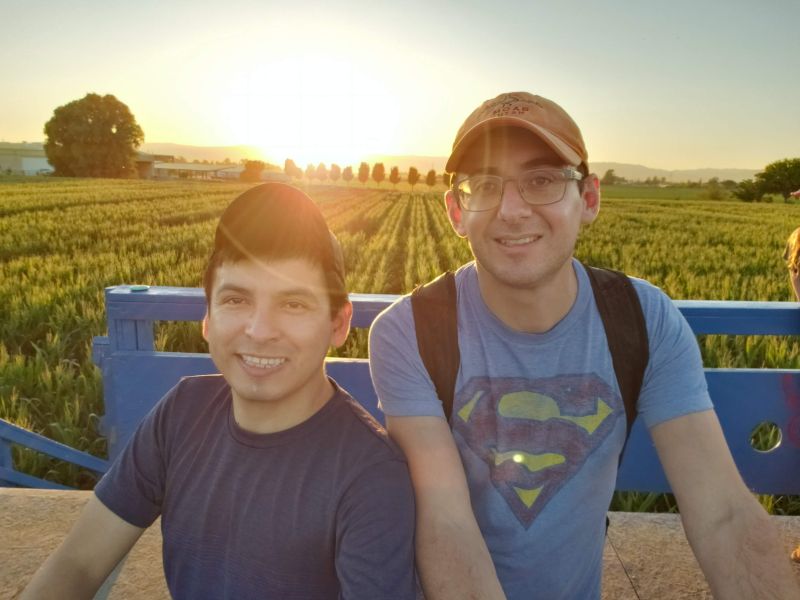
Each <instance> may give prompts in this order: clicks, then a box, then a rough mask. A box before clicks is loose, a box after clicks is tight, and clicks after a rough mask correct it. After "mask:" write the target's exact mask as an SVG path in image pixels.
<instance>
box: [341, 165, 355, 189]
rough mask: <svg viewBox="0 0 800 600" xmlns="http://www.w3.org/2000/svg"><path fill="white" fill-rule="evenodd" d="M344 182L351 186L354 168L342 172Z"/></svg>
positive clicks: (346, 168)
mask: <svg viewBox="0 0 800 600" xmlns="http://www.w3.org/2000/svg"><path fill="white" fill-rule="evenodd" d="M342 180H343V181H344V182H345V183H346V184H347V185H350V182H351V181H353V167H351V166H347V167H345V168H344V171H342Z"/></svg>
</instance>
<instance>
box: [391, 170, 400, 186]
mask: <svg viewBox="0 0 800 600" xmlns="http://www.w3.org/2000/svg"><path fill="white" fill-rule="evenodd" d="M389 182H390V183H391V184H392V185H393V186H394V188H395V189H397V184H398V183H400V169H398V168H397V167H392V170H391V172H390V173H389Z"/></svg>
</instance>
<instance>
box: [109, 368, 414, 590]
mask: <svg viewBox="0 0 800 600" xmlns="http://www.w3.org/2000/svg"><path fill="white" fill-rule="evenodd" d="M95 494H96V495H97V497H98V498H99V499H100V501H101V502H102V503H103V504H104V505H105V506H107V507H108V508H109V509H110V510H111V511H113V512H114V513H115V514H117V515H118V516H119V517H121V518H122V519H124V520H125V521H127V522H129V523H131V524H133V525H135V526H137V527H147V526H149V525H150V524H152V523H153V521H155V519H156V518H157V517H158V516H159V515H161V529H162V533H163V540H164V549H163V553H164V571H165V575H166V579H167V585H168V587H169V590H170V592H171V594H172V595H173V597H175V598H193V599H194V598H214V599H219V598H236V599H237V600H238V599H245V598H276V599H277V598H280V599H282V600H283V599H286V600H289V599H301V598H302V599H304V600H311V599H335V598H347V599H349V598H364V599H367V598H369V599H371V600H372V599H381V598H387V599H388V598H392V599H402V598H414V574H413V562H414V554H413V542H414V501H413V492H412V488H411V482H410V479H409V475H408V468H407V465H406V463H405V460H404V458H403V455H402V453H401V452H400V451H399V450H398V449H397V447H396V446H394V444H392V442H391V441H390V440H389V438H388V437H387V435H386V432H385V431H384V430H383V429H382V428H381V427H380V425H379V424H378V423H377V422H376V421H375V420H374V419H372V417H370V416H369V414H368V413H366V411H364V409H363V408H361V406H360V405H358V403H357V402H355V401H354V400H353V399H352V398H350V396H349V395H347V394H346V393H345V392H344V391H342V390H341V389H340V388H338V387H337V390H336V392H335V393H334V396H333V397H332V398H331V400H330V401H329V402H328V403H326V404H325V405H324V406H323V407H322V408H321V409H320V410H319V411H318V412H317V413H316V414H314V415H313V416H312V417H310V418H309V419H307V420H306V421H304V422H303V423H301V424H299V425H297V426H295V427H292V428H290V429H287V430H285V431H281V432H278V433H272V434H254V433H250V432H247V431H244V430H243V429H241V428H240V427H239V426H238V425H237V424H236V422H235V421H234V419H233V410H232V404H231V392H230V388H229V387H228V385H227V383H226V382H225V380H224V379H223V378H222V376H219V375H208V376H200V377H189V378H186V379H183V380H182V381H181V382H180V383H179V384H178V385H177V386H176V387H175V388H173V389H172V390H171V391H170V392H169V393H168V394H167V395H166V396H165V397H164V398H163V399H162V400H161V401H160V402H159V403H158V404H157V405H156V407H155V408H154V409H153V410H152V411H151V412H150V413H149V414H148V415H147V417H145V419H144V420H143V421H142V423H141V425H140V427H139V429H138V430H137V431H136V433H135V435H134V436H133V438H132V439H131V441H130V443H129V444H128V446H127V447H126V449H125V450H124V452H123V453H122V455H121V456H120V457H119V459H118V460H117V461H116V462H115V463H114V465H113V466H112V467H111V469H110V470H109V472H108V473H107V474H106V475H105V476H104V477H103V479H102V480H101V481H100V482H99V483H98V484H97V487H96V488H95Z"/></svg>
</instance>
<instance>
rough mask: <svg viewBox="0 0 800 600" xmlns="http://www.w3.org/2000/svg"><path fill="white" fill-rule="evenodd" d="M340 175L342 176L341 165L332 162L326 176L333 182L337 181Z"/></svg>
mask: <svg viewBox="0 0 800 600" xmlns="http://www.w3.org/2000/svg"><path fill="white" fill-rule="evenodd" d="M341 176H342V169H341V167H340V166H339V165H337V164H336V163H333V164H332V165H331V172H330V173H329V174H328V177H330V178H331V181H332V182H333V183H336V182H337V181H339V177H341Z"/></svg>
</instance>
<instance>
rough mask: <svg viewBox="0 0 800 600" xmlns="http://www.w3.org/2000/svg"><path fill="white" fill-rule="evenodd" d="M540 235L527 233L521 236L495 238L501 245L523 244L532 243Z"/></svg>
mask: <svg viewBox="0 0 800 600" xmlns="http://www.w3.org/2000/svg"><path fill="white" fill-rule="evenodd" d="M541 237H542V236H540V235H529V236H527V237H522V238H513V239H511V238H497V241H498V242H499V243H500V244H502V245H503V246H524V245H525V244H532V243H533V242H535V241H537V240H538V239H540V238H541Z"/></svg>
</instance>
